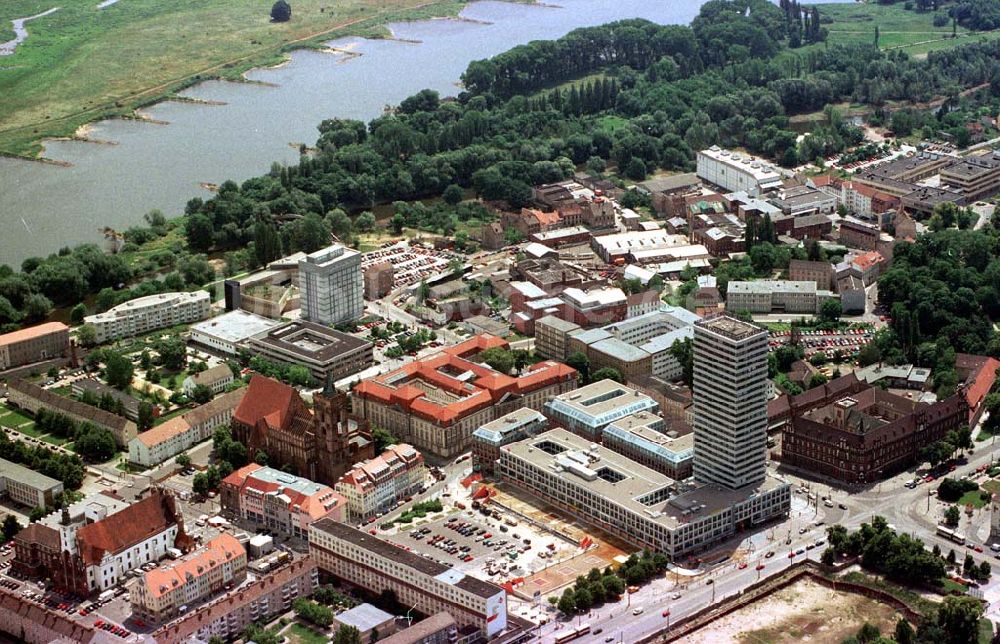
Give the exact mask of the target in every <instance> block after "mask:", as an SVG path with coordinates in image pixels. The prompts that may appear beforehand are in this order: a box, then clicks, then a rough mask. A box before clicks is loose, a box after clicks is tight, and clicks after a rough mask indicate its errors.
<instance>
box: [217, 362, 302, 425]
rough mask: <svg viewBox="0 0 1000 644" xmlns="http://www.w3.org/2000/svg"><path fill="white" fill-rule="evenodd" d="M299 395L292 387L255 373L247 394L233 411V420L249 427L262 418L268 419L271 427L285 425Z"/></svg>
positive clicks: (290, 416)
mask: <svg viewBox="0 0 1000 644" xmlns="http://www.w3.org/2000/svg"><path fill="white" fill-rule="evenodd" d="M298 397H299V394H298V392H297V391H295V389H293V388H292V387H289V386H288V385H286V384H283V383H281V382H278V381H277V380H273V379H271V378H267V377H265V376H262V375H260V374H254V376H253V378H252V379H251V380H250V386H249V387H247V393H246V395H245V396H243V400H241V401H240V404H239V406H238V407H237V408H236V411H235V412H234V413H233V420H236V421H238V422H240V423H243V424H244V425H248V426H249V427H256V426H257V423H258V422H260V421H261V420H266V421H267V424H268V425H269V426H270V427H285V426H286V423H288V422H289V421H291V419H292V416H293V411H294V410H293V406H294V403H293V401H294V400H295V399H296V398H298Z"/></svg>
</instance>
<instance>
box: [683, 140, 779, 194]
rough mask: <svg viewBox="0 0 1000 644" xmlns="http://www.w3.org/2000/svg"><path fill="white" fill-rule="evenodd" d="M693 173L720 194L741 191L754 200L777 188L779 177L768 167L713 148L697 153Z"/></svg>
mask: <svg viewBox="0 0 1000 644" xmlns="http://www.w3.org/2000/svg"><path fill="white" fill-rule="evenodd" d="M697 173H698V177H699V178H700V179H702V180H704V181H707V182H708V183H711V184H714V185H716V186H719V187H720V188H722V189H724V190H727V191H729V192H736V191H738V190H743V191H746V193H747V194H749V195H750V196H754V197H756V196H758V195H760V194H762V193H764V192H767V191H768V190H774V189H776V188H780V187H781V174H780V173H779V172H778V170H777V168H775V167H774V166H773V165H771V164H770V163H768V162H766V161H763V160H761V159H758V158H757V157H753V156H749V155H746V154H741V153H739V152H731V151H729V150H723V149H720V148H719V146H717V145H713V146H712V147H710V148H709V149H707V150H701V151H699V152H698V167H697Z"/></svg>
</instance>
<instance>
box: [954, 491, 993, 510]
mask: <svg viewBox="0 0 1000 644" xmlns="http://www.w3.org/2000/svg"><path fill="white" fill-rule="evenodd" d="M980 493H981V490H973V491H972V492H966V493H965V494H963V495H962V498H960V499H959V500H958V505H959V507H962V508H964V507H965V506H967V505H971V506H972V507H974V508H976V509H978V508H981V507H983V506H985V505H986V503H987V501H984V500H983V499H982V497H981V496H980Z"/></svg>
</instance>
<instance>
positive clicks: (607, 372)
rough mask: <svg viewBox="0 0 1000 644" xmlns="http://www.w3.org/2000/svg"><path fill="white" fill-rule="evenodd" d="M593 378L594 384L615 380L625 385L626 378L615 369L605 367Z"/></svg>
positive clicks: (596, 372) (595, 373)
mask: <svg viewBox="0 0 1000 644" xmlns="http://www.w3.org/2000/svg"><path fill="white" fill-rule="evenodd" d="M592 377H593V379H594V382H598V381H600V380H614V381H615V382H620V383H622V384H625V377H624V376H622V372H621V371H619V370H617V369H615V368H614V367H603V368H601V369H598V370H597V371H595V372H594V374H593V376H592Z"/></svg>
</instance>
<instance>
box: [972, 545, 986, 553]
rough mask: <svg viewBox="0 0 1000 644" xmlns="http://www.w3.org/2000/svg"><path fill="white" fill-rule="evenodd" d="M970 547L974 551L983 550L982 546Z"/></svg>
mask: <svg viewBox="0 0 1000 644" xmlns="http://www.w3.org/2000/svg"><path fill="white" fill-rule="evenodd" d="M972 549H973V550H975V551H976V552H982V551H983V547H982V546H972Z"/></svg>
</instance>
